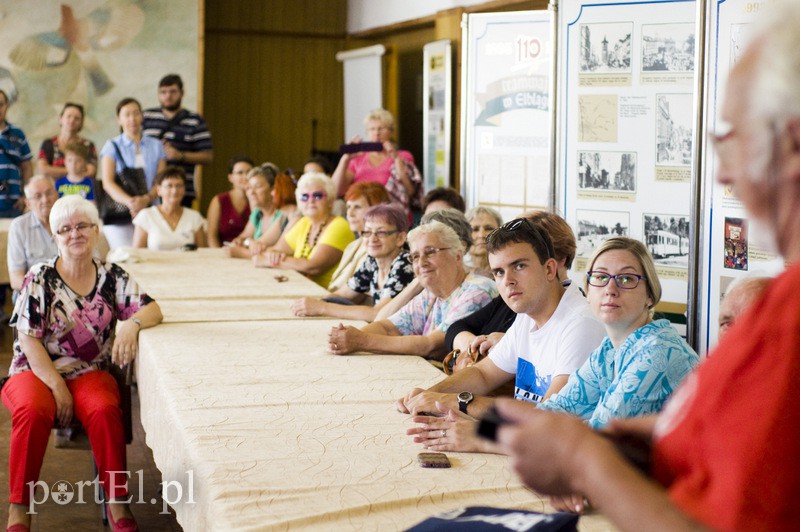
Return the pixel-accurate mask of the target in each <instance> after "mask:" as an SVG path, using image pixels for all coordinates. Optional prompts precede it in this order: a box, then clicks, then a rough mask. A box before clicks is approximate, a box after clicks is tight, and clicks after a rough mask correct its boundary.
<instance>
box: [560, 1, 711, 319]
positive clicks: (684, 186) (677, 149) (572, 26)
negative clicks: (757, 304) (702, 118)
mask: <svg viewBox="0 0 800 532" xmlns="http://www.w3.org/2000/svg"><path fill="white" fill-rule="evenodd" d="M559 11H560V13H559V16H560V21H561V24H560V35H561V37H562V40H561V43H560V44H561V46H560V47H559V53H560V54H561V57H560V62H559V64H560V65H561V70H563V72H564V73H563V75H562V76H561V77H560V78H559V79H560V83H561V85H560V90H559V102H560V105H559V109H560V112H561V115H560V118H561V128H560V130H559V132H560V136H561V137H560V141H561V142H560V144H559V146H560V150H561V152H560V156H559V164H560V165H561V166H560V168H559V173H558V175H559V179H560V180H561V182H560V183H559V184H560V187H559V194H560V195H559V197H558V204H559V210H560V211H561V212H563V213H564V216H565V218H566V219H567V221H568V222H569V223H570V224H571V225H572V226H573V228H574V229H575V232H576V235H578V236H579V238H578V240H579V244H578V245H579V248H580V251H579V254H580V255H581V256H586V255H587V254H589V253H591V249H593V247H594V245H595V244H596V242H598V241H601V239H602V237H603V236H604V235H605V230H606V229H608V231H609V233H608V234H611V233H612V230H611V227H607V226H606V227H605V228H600V227H599V226H600V225H603V224H599V223H597V222H595V221H593V220H591V219H587V218H586V213H596V212H598V213H599V212H601V211H604V212H608V213H617V214H616V215H615V216H617V217H623V216H624V220H621V221H620V226H621V227H622V226H625V234H626V235H628V236H630V237H632V238H635V239H637V240H640V241H641V242H643V243H645V244H648V243H649V246H648V249H650V250H651V251H652V252H653V253H654V255H655V256H656V258H655V260H656V263H657V270H658V275H659V279H660V280H661V285H662V287H663V297H662V298H661V301H660V302H659V304H658V308H657V309H656V310H657V311H658V312H662V313H664V314H665V315H668V317H669V319H670V320H672V322H673V323H674V324H676V325H679V324H681V323H684V324H685V316H686V313H687V309H688V307H687V302H688V297H687V295H688V294H689V293H690V292H691V287H689V281H690V275H689V273H690V269H689V264H690V259H691V258H690V254H691V253H692V251H693V249H690V248H692V246H693V242H695V240H694V238H692V239H690V238H689V227H690V223H689V221H690V219H691V218H690V213H691V212H692V197H693V194H692V179H693V174H694V169H695V167H696V164H695V163H696V159H695V158H696V152H697V145H696V144H697V142H696V140H695V137H694V135H695V133H696V132H695V131H694V128H695V125H696V124H697V123H698V121H697V120H696V117H695V109H697V108H698V107H697V105H695V102H696V100H697V99H698V96H697V95H696V94H695V92H694V91H695V87H696V84H695V83H694V82H693V81H694V75H695V71H696V70H698V68H697V67H698V61H699V59H698V57H700V51H701V50H700V48H701V47H699V46H697V45H696V31H697V30H696V29H695V26H696V19H697V5H696V3H695V2H691V1H688V0H687V1H679V0H675V1H672V0H665V1H659V2H641V1H640V0H618V1H612V2H609V1H608V0H581V2H561V3H559ZM611 30H615V31H611ZM622 51H624V54H620V52H622ZM628 54H629V56H630V63H628V62H627V60H626V61H620V59H619V58H620V57H622V56H623V55H624V56H627V55H628ZM628 64H630V69H627V66H628ZM612 216H614V215H612ZM628 220H629V221H628ZM595 225H597V226H598V227H597V228H595V227H594V226H595ZM612 226H613V225H612ZM691 226H692V227H694V224H691ZM576 262H577V261H576ZM679 330H680V329H679ZM684 330H685V329H684Z"/></svg>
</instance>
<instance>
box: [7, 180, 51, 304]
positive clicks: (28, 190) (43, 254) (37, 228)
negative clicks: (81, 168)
mask: <svg viewBox="0 0 800 532" xmlns="http://www.w3.org/2000/svg"><path fill="white" fill-rule="evenodd" d="M57 199H58V192H56V189H55V186H53V181H52V180H51V179H50V178H49V177H47V176H44V175H35V176H33V177H32V178H31V180H30V181H29V182H28V184H27V185H25V203H26V204H27V206H28V209H30V210H29V211H28V212H26V213H25V214H23V215H22V216H19V217H17V218H14V220H13V221H12V222H11V226H10V227H9V229H8V275H9V279H10V281H11V288H12V289H13V290H14V291H15V292H16V291H19V289H20V288H21V287H22V280H23V279H24V278H25V274H26V273H28V270H29V269H30V267H31V266H33V265H34V264H36V263H37V262H42V261H45V260H49V259H52V258H53V257H55V256H56V255H58V247H56V242H55V240H54V239H53V233H52V231H50V210H51V209H52V208H53V204H54V203H55V202H56V200H57Z"/></svg>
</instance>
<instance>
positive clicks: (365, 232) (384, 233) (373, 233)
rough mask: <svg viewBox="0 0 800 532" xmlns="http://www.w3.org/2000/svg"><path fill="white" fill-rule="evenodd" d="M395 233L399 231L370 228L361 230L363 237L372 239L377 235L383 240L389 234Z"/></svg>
mask: <svg viewBox="0 0 800 532" xmlns="http://www.w3.org/2000/svg"><path fill="white" fill-rule="evenodd" d="M395 233H397V230H395V231H371V230H369V229H364V230H363V231H361V237H362V238H366V239H370V238H372V237H373V236H376V237H378V238H379V239H381V240H383V239H384V238H386V237H387V236H389V235H393V234H395Z"/></svg>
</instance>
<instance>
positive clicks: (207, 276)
mask: <svg viewBox="0 0 800 532" xmlns="http://www.w3.org/2000/svg"><path fill="white" fill-rule="evenodd" d="M134 253H135V255H136V256H137V257H138V258H139V262H124V263H120V266H122V267H123V268H125V269H126V270H127V271H128V272H130V273H131V274H132V275H133V277H134V278H135V279H136V281H137V282H138V283H139V284H140V285H141V286H143V287H144V288H145V290H146V291H147V293H148V294H150V295H151V296H152V297H153V298H155V299H244V298H271V297H276V298H296V297H300V296H316V297H323V296H325V295H326V294H327V293H328V292H327V291H326V290H324V289H323V288H322V287H320V286H318V285H316V284H314V283H312V282H310V281H309V280H308V279H306V278H305V277H303V276H302V275H301V274H299V273H297V272H295V271H291V270H275V269H271V268H255V267H253V265H252V264H251V263H250V261H248V260H245V259H232V258H230V257H228V256H226V255H225V252H224V251H223V250H222V249H221V248H218V249H209V248H205V249H200V250H197V251H151V250H147V249H137V250H135V252H134ZM276 276H284V277H287V278H288V279H289V282H279V281H277V280H276V279H275V277H276Z"/></svg>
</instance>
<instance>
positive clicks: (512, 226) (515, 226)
mask: <svg viewBox="0 0 800 532" xmlns="http://www.w3.org/2000/svg"><path fill="white" fill-rule="evenodd" d="M519 229H523V230H527V231H528V232H530V233H531V234H533V235H534V238H536V240H538V241H539V243H540V244H541V245H542V247H543V248H544V250H545V253H547V256H546V257H545V259H552V258H554V257H553V254H552V253H551V252H550V248H551V246H548V245H547V240H545V238H544V236H542V232H541V229H539V228H538V227H536V226H535V225H533V224H532V223H531V221H530V220H528V219H527V218H516V219H514V220H511V221H510V222H506V223H504V224H503V225H501V226H500V227H498V228H497V229H495V230H494V231H492V232H491V233H489V234H488V235H486V242H489V240H490V239H491V238H492V237H494V236H496V235H497V234H498V233H499V232H500V231H508V232H513V231H517V230H519Z"/></svg>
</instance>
